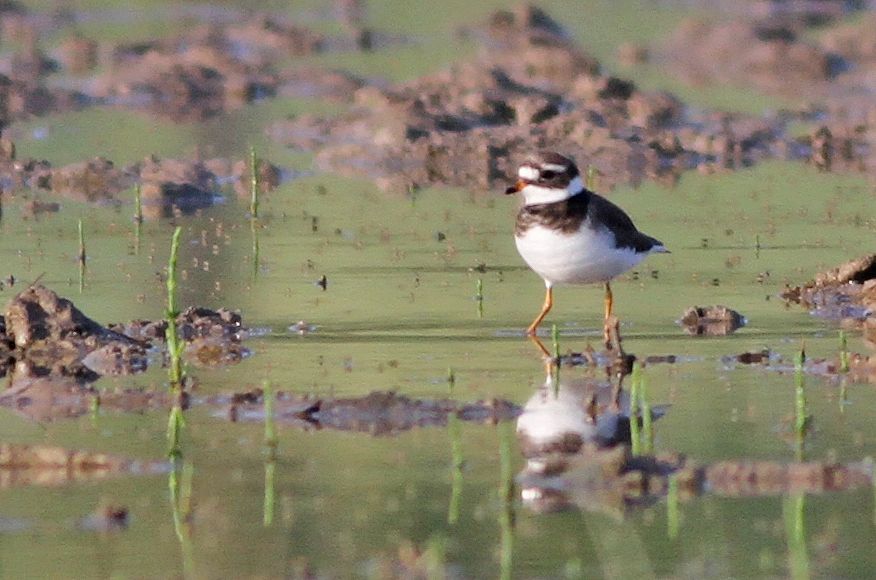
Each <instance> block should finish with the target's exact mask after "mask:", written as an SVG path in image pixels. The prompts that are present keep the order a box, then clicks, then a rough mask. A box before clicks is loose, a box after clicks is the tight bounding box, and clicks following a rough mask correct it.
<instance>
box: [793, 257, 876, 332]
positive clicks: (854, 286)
mask: <svg viewBox="0 0 876 580" xmlns="http://www.w3.org/2000/svg"><path fill="white" fill-rule="evenodd" d="M781 296H782V298H783V299H784V300H786V301H788V302H791V303H794V304H799V305H801V306H803V307H805V308H808V309H810V310H811V311H812V314H813V315H815V316H819V317H821V318H825V319H828V320H833V321H838V322H839V323H840V324H841V325H843V326H844V327H849V328H863V329H872V328H873V321H874V315H876V254H870V255H867V256H862V257H860V258H856V259H854V260H850V261H849V262H846V263H844V264H840V265H839V266H837V267H835V268H831V269H829V270H826V271H824V272H820V273H818V274H816V275H815V278H813V279H812V280H810V281H809V282H806V283H804V284H802V285H800V286H788V287H787V288H785V290H784V291H783V292H782V295H781Z"/></svg>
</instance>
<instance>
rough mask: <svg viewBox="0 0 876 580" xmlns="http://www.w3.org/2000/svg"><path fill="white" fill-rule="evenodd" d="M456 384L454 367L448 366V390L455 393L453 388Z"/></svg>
mask: <svg viewBox="0 0 876 580" xmlns="http://www.w3.org/2000/svg"><path fill="white" fill-rule="evenodd" d="M455 386H456V373H455V372H453V367H447V392H448V393H450V394H451V395H452V394H453V388H454V387H455Z"/></svg>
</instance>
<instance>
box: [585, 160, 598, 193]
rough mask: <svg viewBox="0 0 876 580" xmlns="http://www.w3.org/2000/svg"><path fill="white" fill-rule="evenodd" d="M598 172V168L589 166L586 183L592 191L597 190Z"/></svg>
mask: <svg viewBox="0 0 876 580" xmlns="http://www.w3.org/2000/svg"><path fill="white" fill-rule="evenodd" d="M598 174H599V172H598V171H597V170H596V167H595V166H593V165H588V166H587V182H586V183H585V184H584V185H586V186H587V189H589V190H590V191H596V177H597V176H598Z"/></svg>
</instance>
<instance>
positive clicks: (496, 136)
mask: <svg viewBox="0 0 876 580" xmlns="http://www.w3.org/2000/svg"><path fill="white" fill-rule="evenodd" d="M466 33H467V34H468V35H469V36H471V37H473V38H474V39H476V40H480V41H481V42H482V44H483V48H482V51H481V54H480V55H479V57H478V58H477V59H475V60H474V61H472V62H466V63H462V64H458V65H456V66H455V67H454V68H452V69H450V70H449V71H445V72H440V73H437V74H434V75H429V76H425V77H422V78H419V79H417V80H415V81H412V82H408V83H403V84H400V85H395V86H392V87H389V88H387V89H380V88H377V87H375V86H366V87H363V88H361V89H359V90H357V91H355V93H354V107H353V108H352V109H351V110H350V111H349V112H348V113H346V114H343V115H341V116H338V117H334V118H331V119H324V118H315V117H313V116H301V117H298V118H295V119H291V120H284V121H279V122H277V123H275V124H274V125H273V126H272V127H271V128H270V129H269V133H270V134H271V136H272V137H273V138H274V139H276V140H278V141H280V142H282V143H285V144H288V145H290V146H293V147H300V148H304V149H313V148H317V149H319V152H318V153H317V163H318V164H319V165H321V166H323V167H326V168H329V169H331V170H333V171H338V172H347V173H349V172H353V173H358V174H362V173H365V174H367V175H368V176H369V177H371V178H373V179H375V181H377V183H378V185H380V186H381V187H383V188H384V189H388V190H394V191H398V192H403V191H407V190H408V188H411V187H414V188H416V187H421V186H428V185H432V184H440V185H456V186H466V187H473V188H478V189H489V188H493V187H495V186H496V184H497V182H504V181H505V180H506V179H507V178H508V176H509V175H511V174H512V173H513V170H514V168H515V167H516V165H517V164H518V163H519V162H520V161H521V160H522V159H523V158H524V157H525V156H527V155H528V154H530V153H531V151H532V150H533V149H538V148H550V149H555V150H560V151H563V150H566V151H574V152H576V153H575V154H576V157H578V158H579V160H580V161H581V162H582V163H583V164H584V165H591V166H593V167H594V169H595V170H596V171H597V173H598V175H599V176H600V185H601V186H602V187H604V188H608V187H612V186H613V185H615V184H617V183H626V182H629V183H633V184H636V183H639V182H640V181H641V180H642V179H644V178H646V177H651V178H657V179H666V180H667V181H674V179H675V178H676V177H677V175H678V174H679V173H680V172H682V171H685V170H689V169H693V168H696V167H700V166H702V167H712V166H720V167H725V166H733V165H736V164H739V163H748V162H751V161H753V160H755V159H757V158H759V157H760V156H764V155H766V154H767V153H768V150H769V143H770V142H771V141H772V140H774V139H775V134H776V128H775V126H774V125H773V124H771V123H770V122H767V121H756V122H752V121H751V120H750V119H744V118H741V117H732V116H725V117H721V118H719V117H716V116H714V115H712V116H707V115H700V116H697V114H696V113H694V112H692V111H686V110H685V109H684V108H683V106H682V104H681V103H680V102H679V101H678V100H677V99H675V98H674V97H672V96H670V95H667V94H665V93H649V92H643V91H640V90H638V89H637V88H636V87H635V85H634V84H633V83H631V82H629V81H624V80H621V79H617V78H613V77H607V76H601V75H600V73H599V64H598V62H596V61H595V60H594V59H593V58H591V57H589V56H587V55H586V54H584V53H582V52H581V50H580V49H579V48H578V47H576V46H575V45H574V44H573V43H572V42H571V41H570V40H569V38H568V36H567V35H565V34H563V33H562V31H561V30H560V27H559V26H558V25H557V24H556V23H555V22H553V21H552V20H551V19H550V18H549V17H548V16H547V15H545V14H544V13H543V12H541V11H540V10H538V9H536V8H532V7H526V8H522V9H519V10H517V11H513V12H505V11H502V12H498V13H496V14H495V15H494V16H493V18H492V19H491V20H490V21H489V22H488V23H487V24H486V25H484V26H482V27H480V28H476V29H473V30H468V31H466Z"/></svg>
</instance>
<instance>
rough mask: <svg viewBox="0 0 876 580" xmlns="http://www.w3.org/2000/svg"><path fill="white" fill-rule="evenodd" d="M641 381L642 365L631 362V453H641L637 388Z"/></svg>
mask: <svg viewBox="0 0 876 580" xmlns="http://www.w3.org/2000/svg"><path fill="white" fill-rule="evenodd" d="M641 383H642V366H641V365H640V364H639V363H638V361H637V362H634V363H633V373H632V376H631V377H630V445H631V447H632V449H631V451H632V454H633V455H641V453H642V438H641V435H640V432H639V388H640V386H641Z"/></svg>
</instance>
